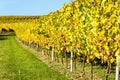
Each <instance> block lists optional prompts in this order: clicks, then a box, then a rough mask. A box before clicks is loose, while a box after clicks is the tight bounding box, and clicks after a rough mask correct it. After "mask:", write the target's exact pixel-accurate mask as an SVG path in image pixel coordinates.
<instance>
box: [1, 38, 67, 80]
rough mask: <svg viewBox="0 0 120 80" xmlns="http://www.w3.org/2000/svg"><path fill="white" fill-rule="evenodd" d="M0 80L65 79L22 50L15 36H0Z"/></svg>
mask: <svg viewBox="0 0 120 80" xmlns="http://www.w3.org/2000/svg"><path fill="white" fill-rule="evenodd" d="M0 80H67V79H66V77H65V76H63V75H61V74H59V73H57V72H56V71H54V70H52V69H50V68H48V67H47V65H46V64H44V63H43V62H42V61H40V60H39V59H37V58H36V57H35V56H34V55H33V54H32V53H31V52H29V50H27V49H24V48H22V46H21V45H20V44H19V43H18V42H17V41H16V39H15V36H0Z"/></svg>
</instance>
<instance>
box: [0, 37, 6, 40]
mask: <svg viewBox="0 0 120 80" xmlns="http://www.w3.org/2000/svg"><path fill="white" fill-rule="evenodd" d="M7 39H8V38H4V37H2V38H1V37H0V40H7Z"/></svg>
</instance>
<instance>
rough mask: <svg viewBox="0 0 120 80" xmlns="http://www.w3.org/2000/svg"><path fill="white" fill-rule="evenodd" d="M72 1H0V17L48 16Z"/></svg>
mask: <svg viewBox="0 0 120 80" xmlns="http://www.w3.org/2000/svg"><path fill="white" fill-rule="evenodd" d="M70 1H71V0H0V16H12V15H37V16H39V15H46V14H49V13H50V12H53V11H56V10H59V9H60V8H61V7H62V6H63V4H64V3H69V2H70Z"/></svg>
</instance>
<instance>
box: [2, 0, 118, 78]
mask: <svg viewBox="0 0 120 80" xmlns="http://www.w3.org/2000/svg"><path fill="white" fill-rule="evenodd" d="M0 27H2V28H5V29H7V30H9V28H10V29H13V30H14V31H15V32H16V36H17V37H18V38H19V39H20V40H22V41H24V42H26V43H28V44H32V43H34V44H38V46H39V47H40V48H42V49H45V50H52V60H54V57H53V56H54V55H55V54H54V53H57V55H68V54H69V53H71V63H72V62H73V61H74V62H75V58H76V56H82V57H83V58H84V60H85V61H86V62H87V63H89V64H90V65H91V74H93V71H92V66H93V63H94V62H96V60H97V61H98V60H99V62H101V64H104V63H106V64H107V69H106V80H107V79H108V75H109V73H110V70H111V66H112V64H113V63H115V59H116V57H117V58H120V1H119V0H76V1H73V2H70V3H69V4H64V6H63V7H62V8H61V9H60V10H58V11H56V12H51V13H50V14H48V15H45V16H40V17H39V19H36V20H35V19H34V20H30V21H24V22H14V23H1V24H0ZM65 57H66V65H67V56H65ZM84 60H83V61H84ZM85 61H84V62H85ZM67 67H68V65H67ZM71 67H72V65H71ZM83 70H84V69H83ZM71 71H72V68H71ZM92 79H93V75H91V80H92ZM116 80H117V79H116Z"/></svg>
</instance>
